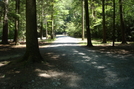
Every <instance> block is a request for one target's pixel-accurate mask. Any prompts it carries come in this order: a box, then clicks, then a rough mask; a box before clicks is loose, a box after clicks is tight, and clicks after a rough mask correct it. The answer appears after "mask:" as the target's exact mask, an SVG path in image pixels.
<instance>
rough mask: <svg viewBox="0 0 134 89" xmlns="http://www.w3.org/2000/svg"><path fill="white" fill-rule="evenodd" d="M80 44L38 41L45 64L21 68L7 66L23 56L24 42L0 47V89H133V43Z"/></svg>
mask: <svg viewBox="0 0 134 89" xmlns="http://www.w3.org/2000/svg"><path fill="white" fill-rule="evenodd" d="M80 42H82V41H81V40H79V39H75V38H72V37H68V36H57V38H56V40H55V41H54V42H52V43H51V44H50V43H46V42H39V44H40V52H41V55H42V56H43V58H44V60H46V62H45V63H42V64H38V63H35V64H33V65H29V66H28V65H27V66H22V67H21V66H20V65H19V64H15V65H10V64H9V63H10V61H12V60H17V59H20V58H21V57H22V56H23V54H24V53H25V42H22V43H21V44H20V45H14V44H9V45H1V44H0V89H134V45H133V44H125V45H119V44H118V45H116V46H115V47H111V46H109V45H106V44H101V45H95V46H94V47H86V46H81V45H80V44H79V43H80ZM18 66H19V67H18Z"/></svg>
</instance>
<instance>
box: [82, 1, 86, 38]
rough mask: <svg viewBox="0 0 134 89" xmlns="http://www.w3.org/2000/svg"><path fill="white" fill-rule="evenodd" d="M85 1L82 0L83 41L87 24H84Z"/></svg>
mask: <svg viewBox="0 0 134 89" xmlns="http://www.w3.org/2000/svg"><path fill="white" fill-rule="evenodd" d="M84 5H85V4H84V0H82V40H84V39H85V26H84V25H85V24H84V22H85V18H84V17H85V15H84Z"/></svg>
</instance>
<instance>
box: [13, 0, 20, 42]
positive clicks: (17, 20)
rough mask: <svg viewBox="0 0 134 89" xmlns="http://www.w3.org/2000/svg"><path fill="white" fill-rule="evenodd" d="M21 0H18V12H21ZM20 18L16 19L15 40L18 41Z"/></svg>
mask: <svg viewBox="0 0 134 89" xmlns="http://www.w3.org/2000/svg"><path fill="white" fill-rule="evenodd" d="M19 9H20V0H16V14H20V11H19ZM18 30H19V18H16V19H15V31H14V42H15V44H17V43H18Z"/></svg>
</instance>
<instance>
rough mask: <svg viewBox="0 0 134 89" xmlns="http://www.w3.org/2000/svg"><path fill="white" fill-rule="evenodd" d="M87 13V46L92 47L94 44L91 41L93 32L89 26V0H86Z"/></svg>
mask: <svg viewBox="0 0 134 89" xmlns="http://www.w3.org/2000/svg"><path fill="white" fill-rule="evenodd" d="M85 14H86V30H87V46H88V47H92V46H93V45H92V42H91V33H90V26H89V11H88V0H85Z"/></svg>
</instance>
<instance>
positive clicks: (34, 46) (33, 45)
mask: <svg viewBox="0 0 134 89" xmlns="http://www.w3.org/2000/svg"><path fill="white" fill-rule="evenodd" d="M22 61H26V62H41V61H43V58H42V56H41V54H40V51H39V45H38V39H37V18H36V0H26V52H25V55H24V57H23V60H22Z"/></svg>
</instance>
